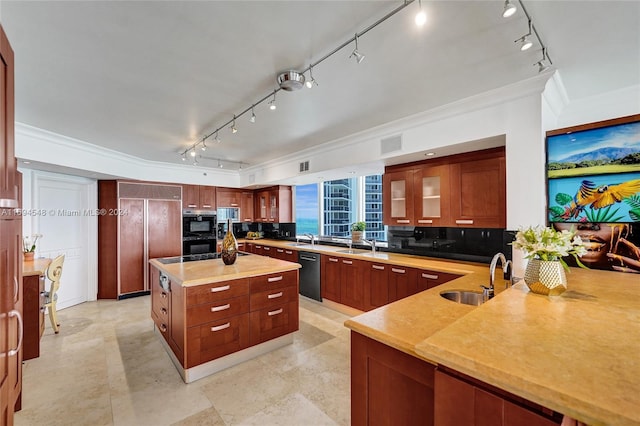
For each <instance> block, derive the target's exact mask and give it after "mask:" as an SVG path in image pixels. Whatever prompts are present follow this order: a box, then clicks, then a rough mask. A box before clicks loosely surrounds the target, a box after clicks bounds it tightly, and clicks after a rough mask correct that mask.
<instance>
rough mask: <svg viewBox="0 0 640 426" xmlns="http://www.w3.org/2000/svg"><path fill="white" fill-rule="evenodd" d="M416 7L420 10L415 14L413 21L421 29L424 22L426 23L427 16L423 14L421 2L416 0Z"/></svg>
mask: <svg viewBox="0 0 640 426" xmlns="http://www.w3.org/2000/svg"><path fill="white" fill-rule="evenodd" d="M418 7H419V8H420V10H418V13H416V17H415V21H416V25H417V26H419V27H421V26H423V25H424V23H425V22H427V14H426V13H425V12H424V10H422V0H418Z"/></svg>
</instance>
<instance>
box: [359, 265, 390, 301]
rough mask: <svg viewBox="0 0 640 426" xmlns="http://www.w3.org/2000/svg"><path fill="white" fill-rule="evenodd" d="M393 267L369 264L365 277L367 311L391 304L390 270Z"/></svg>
mask: <svg viewBox="0 0 640 426" xmlns="http://www.w3.org/2000/svg"><path fill="white" fill-rule="evenodd" d="M390 268H391V265H387V264H383V263H380V264H378V263H367V264H366V266H365V271H364V274H363V276H364V277H365V284H364V286H365V287H364V288H365V304H364V305H365V306H364V309H365V310H367V311H368V310H371V309H375V308H378V307H380V306H384V305H386V304H388V303H389V269H390Z"/></svg>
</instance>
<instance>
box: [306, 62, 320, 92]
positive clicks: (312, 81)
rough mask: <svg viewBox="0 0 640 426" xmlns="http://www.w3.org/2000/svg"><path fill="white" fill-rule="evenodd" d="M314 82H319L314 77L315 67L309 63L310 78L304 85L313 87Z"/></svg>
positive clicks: (316, 83)
mask: <svg viewBox="0 0 640 426" xmlns="http://www.w3.org/2000/svg"><path fill="white" fill-rule="evenodd" d="M314 84H315V85H316V86H317V85H318V82H317V81H316V79H315V78H313V67H312V66H311V65H309V80H307V81H306V83H304V85H305V86H307V89H311V88H312V87H313V85H314Z"/></svg>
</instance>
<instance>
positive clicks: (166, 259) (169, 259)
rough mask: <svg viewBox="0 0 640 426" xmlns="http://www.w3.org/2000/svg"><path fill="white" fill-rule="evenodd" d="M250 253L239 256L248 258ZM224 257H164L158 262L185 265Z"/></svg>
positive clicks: (239, 254)
mask: <svg viewBox="0 0 640 426" xmlns="http://www.w3.org/2000/svg"><path fill="white" fill-rule="evenodd" d="M247 254H248V253H244V252H241V251H239V252H238V256H246V255H247ZM220 257H222V255H221V254H220V253H202V254H190V255H187V256H177V257H163V258H160V259H158V262H160V263H164V264H165V265H166V264H169V263H184V262H194V261H196V260H210V259H220Z"/></svg>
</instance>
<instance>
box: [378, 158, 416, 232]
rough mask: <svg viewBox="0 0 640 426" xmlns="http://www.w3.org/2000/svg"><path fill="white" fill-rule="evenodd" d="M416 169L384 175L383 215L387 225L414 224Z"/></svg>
mask: <svg viewBox="0 0 640 426" xmlns="http://www.w3.org/2000/svg"><path fill="white" fill-rule="evenodd" d="M413 181H414V170H404V171H397V172H389V173H385V174H384V175H383V176H382V200H383V205H384V209H383V217H384V223H385V224H387V225H398V226H404V225H413V224H414V212H413V204H414V200H413V186H414V182H413Z"/></svg>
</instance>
